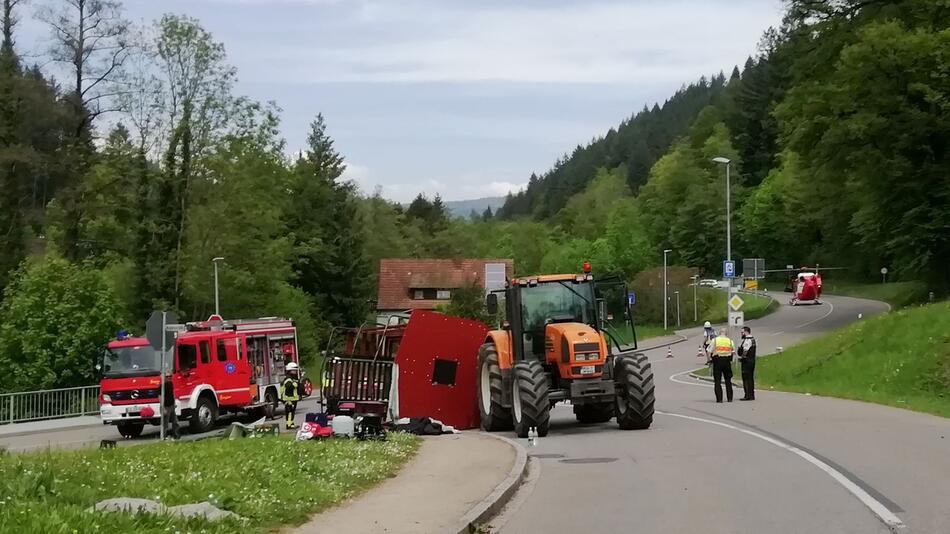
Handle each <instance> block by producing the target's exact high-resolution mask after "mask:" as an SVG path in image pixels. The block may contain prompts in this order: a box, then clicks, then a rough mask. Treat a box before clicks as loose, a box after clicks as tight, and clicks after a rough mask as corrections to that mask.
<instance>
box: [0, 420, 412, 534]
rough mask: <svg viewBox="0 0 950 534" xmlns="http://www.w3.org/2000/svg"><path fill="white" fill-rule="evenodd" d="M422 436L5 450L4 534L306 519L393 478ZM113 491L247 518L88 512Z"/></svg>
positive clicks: (185, 528) (205, 527)
mask: <svg viewBox="0 0 950 534" xmlns="http://www.w3.org/2000/svg"><path fill="white" fill-rule="evenodd" d="M418 446H419V439H418V438H416V437H414V436H410V435H405V434H394V435H391V436H390V439H389V441H386V442H368V441H366V442H363V441H355V440H326V441H307V442H296V441H294V440H292V439H283V438H261V439H243V440H235V441H227V440H219V439H214V440H203V441H196V442H185V443H157V444H153V445H142V446H135V447H121V448H118V449H109V450H101V449H94V450H83V451H67V452H55V451H44V452H39V453H26V454H16V455H10V454H8V455H3V456H0V532H46V533H60V532H64V533H65V532H179V531H180V532H208V533H216V532H220V533H232V532H263V531H266V530H270V529H273V528H274V527H277V526H279V525H283V524H296V523H301V522H303V521H304V520H305V519H307V517H308V516H309V515H310V514H312V513H314V512H319V511H321V510H324V509H326V508H329V507H331V506H333V505H334V504H336V503H338V502H340V501H341V500H343V499H345V498H347V497H349V496H352V495H354V494H356V493H358V492H360V491H362V490H364V489H366V488H368V487H370V486H372V485H374V484H376V483H377V482H379V481H381V480H383V479H386V478H389V477H392V476H394V475H395V474H396V473H397V472H398V471H399V469H400V468H401V467H402V466H403V465H404V464H405V463H406V462H407V461H408V460H409V459H410V458H411V457H412V456H413V455H414V454H415V452H416V450H417V449H418ZM112 497H139V498H146V499H152V500H159V501H161V502H162V503H164V504H166V505H168V506H174V505H179V504H186V503H197V502H202V501H212V502H213V503H217V506H218V507H219V508H223V509H226V510H230V511H232V512H234V513H236V514H238V515H240V516H242V517H244V518H246V519H247V521H246V522H243V523H238V522H236V521H232V520H225V521H219V522H210V521H206V520H204V519H190V520H185V519H179V518H175V517H172V516H167V515H149V514H138V515H134V514H127V513H113V514H98V513H88V512H86V511H85V510H86V509H87V508H88V507H90V506H92V505H93V504H95V503H97V502H99V501H101V500H103V499H108V498H112Z"/></svg>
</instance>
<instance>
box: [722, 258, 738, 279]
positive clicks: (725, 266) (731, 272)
mask: <svg viewBox="0 0 950 534" xmlns="http://www.w3.org/2000/svg"><path fill="white" fill-rule="evenodd" d="M722 276H724V277H725V278H735V277H736V262H734V261H732V260H726V261H724V262H722Z"/></svg>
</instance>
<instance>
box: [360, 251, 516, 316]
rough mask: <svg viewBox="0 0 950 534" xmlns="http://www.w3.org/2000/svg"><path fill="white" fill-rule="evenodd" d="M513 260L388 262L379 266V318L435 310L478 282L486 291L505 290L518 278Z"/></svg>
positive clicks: (409, 260) (394, 260) (413, 260)
mask: <svg viewBox="0 0 950 534" xmlns="http://www.w3.org/2000/svg"><path fill="white" fill-rule="evenodd" d="M514 264H515V262H514V260H511V259H455V260H433V259H386V260H381V261H380V262H379V293H378V296H377V301H376V315H377V319H378V321H379V322H380V323H386V322H388V320H389V318H390V317H392V316H393V315H397V314H402V313H405V312H408V311H412V310H434V309H435V308H436V307H437V306H439V305H442V304H447V303H448V302H449V300H451V299H452V292H453V291H454V290H456V289H458V288H460V287H463V286H465V285H467V284H470V283H472V282H475V283H476V284H478V285H480V286H482V287H484V288H485V290H486V291H490V290H493V289H503V288H504V287H505V281H506V280H508V279H510V278H511V277H512V276H513V275H514Z"/></svg>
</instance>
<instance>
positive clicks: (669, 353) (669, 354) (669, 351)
mask: <svg viewBox="0 0 950 534" xmlns="http://www.w3.org/2000/svg"><path fill="white" fill-rule="evenodd" d="M666 357H667V358H672V357H673V347H666Z"/></svg>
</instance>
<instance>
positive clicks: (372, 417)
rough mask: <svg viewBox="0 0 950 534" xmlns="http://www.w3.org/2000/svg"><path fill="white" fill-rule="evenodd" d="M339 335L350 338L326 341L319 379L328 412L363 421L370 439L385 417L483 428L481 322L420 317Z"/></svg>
mask: <svg viewBox="0 0 950 534" xmlns="http://www.w3.org/2000/svg"><path fill="white" fill-rule="evenodd" d="M339 331H342V332H343V334H344V335H343V336H342V337H341V336H335V339H331V340H330V341H329V342H328V344H327V350H326V353H325V358H324V364H323V370H322V372H321V375H322V377H323V390H322V398H323V408H324V411H326V413H328V414H331V415H337V414H346V415H349V416H351V417H353V418H354V419H356V418H359V417H362V418H363V419H362V421H364V424H363V427H364V435H366V436H368V437H369V436H372V435H373V432H375V431H376V430H377V426H376V425H377V420H378V419H380V417H379V416H384V418H385V419H389V420H392V421H396V420H398V419H400V418H401V417H409V418H412V417H433V418H437V419H439V420H440V421H444V422H445V423H446V424H448V425H451V426H453V427H455V428H459V429H466V428H474V427H477V426H478V408H477V407H476V406H475V396H476V393H475V389H476V377H475V375H476V353H477V351H478V347H479V346H480V345H481V344H482V342H483V341H484V339H485V334H486V332H487V331H488V327H487V326H485V325H484V324H483V323H480V322H477V321H471V320H467V319H460V318H458V317H449V316H446V315H442V314H439V313H435V312H430V311H424V310H415V311H413V312H412V313H411V314H409V315H408V317H407V319H406V321H405V322H402V323H400V324H386V325H378V326H370V327H367V326H362V327H360V328H349V329H337V332H339ZM335 333H336V332H335ZM341 339H342V341H343V342H342V343H340V340H341ZM334 341H336V344H337V345H342V346H336V347H335V346H334ZM378 422H379V424H381V421H378Z"/></svg>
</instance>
